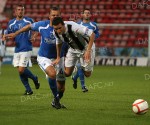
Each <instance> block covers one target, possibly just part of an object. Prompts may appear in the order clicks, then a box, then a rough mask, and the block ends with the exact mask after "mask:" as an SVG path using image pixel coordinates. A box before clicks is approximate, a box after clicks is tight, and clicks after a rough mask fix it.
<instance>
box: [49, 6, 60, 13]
mask: <svg viewBox="0 0 150 125" xmlns="http://www.w3.org/2000/svg"><path fill="white" fill-rule="evenodd" d="M52 10H55V11H60V9H59V7H57V6H53V7H52V8H51V9H50V13H51V11H52Z"/></svg>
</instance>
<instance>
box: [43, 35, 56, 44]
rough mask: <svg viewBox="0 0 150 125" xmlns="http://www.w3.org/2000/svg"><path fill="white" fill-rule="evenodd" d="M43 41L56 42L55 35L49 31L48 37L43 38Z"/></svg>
mask: <svg viewBox="0 0 150 125" xmlns="http://www.w3.org/2000/svg"><path fill="white" fill-rule="evenodd" d="M44 41H45V42H46V43H47V44H56V39H55V36H54V35H53V33H50V36H49V38H44Z"/></svg>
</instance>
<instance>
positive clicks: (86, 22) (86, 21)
mask: <svg viewBox="0 0 150 125" xmlns="http://www.w3.org/2000/svg"><path fill="white" fill-rule="evenodd" d="M81 16H82V20H81V21H78V22H77V23H78V24H80V25H83V26H86V27H87V28H89V29H91V30H93V32H94V33H95V39H97V38H98V37H99V36H100V34H99V29H98V26H97V24H96V23H95V22H92V21H90V18H91V13H90V10H89V9H84V10H83V12H82V14H81ZM92 48H93V51H95V43H93V46H92ZM93 54H95V53H93ZM94 56H95V55H94ZM76 66H77V72H76V73H75V74H74V75H72V80H73V87H74V89H76V88H77V79H78V78H80V82H81V88H82V91H83V92H87V91H88V89H87V88H86V85H85V79H84V71H83V69H82V67H81V64H80V61H79V63H77V65H76Z"/></svg>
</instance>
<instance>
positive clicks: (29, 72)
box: [24, 68, 37, 81]
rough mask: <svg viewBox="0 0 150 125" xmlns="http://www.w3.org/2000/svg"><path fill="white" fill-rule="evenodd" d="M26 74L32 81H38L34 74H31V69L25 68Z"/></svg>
mask: <svg viewBox="0 0 150 125" xmlns="http://www.w3.org/2000/svg"><path fill="white" fill-rule="evenodd" d="M24 74H25V75H26V76H27V78H30V79H32V80H33V81H36V80H37V78H36V76H35V75H33V74H32V72H31V71H30V70H29V69H27V68H25V70H24Z"/></svg>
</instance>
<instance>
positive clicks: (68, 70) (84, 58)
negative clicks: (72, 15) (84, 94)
mask: <svg viewBox="0 0 150 125" xmlns="http://www.w3.org/2000/svg"><path fill="white" fill-rule="evenodd" d="M52 25H53V27H54V30H55V35H56V44H57V45H56V47H57V59H56V60H55V61H54V62H53V64H57V63H58V62H59V61H60V50H61V46H62V43H63V42H64V41H65V42H67V43H68V45H69V46H70V48H69V50H68V53H67V55H66V59H65V75H66V76H70V75H71V74H72V72H73V70H74V66H75V65H76V63H77V61H78V60H79V59H80V60H81V66H82V67H83V70H84V75H85V76H86V77H89V76H90V75H91V72H92V70H93V65H94V55H95V54H94V53H95V51H94V50H93V48H92V45H93V43H94V39H95V34H94V32H93V31H92V30H90V29H88V28H87V27H85V26H82V25H79V24H77V23H75V22H73V21H63V20H62V18H61V17H55V18H54V19H53V22H52Z"/></svg>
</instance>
